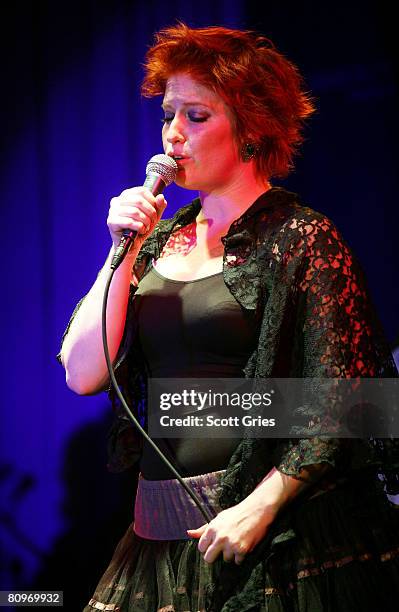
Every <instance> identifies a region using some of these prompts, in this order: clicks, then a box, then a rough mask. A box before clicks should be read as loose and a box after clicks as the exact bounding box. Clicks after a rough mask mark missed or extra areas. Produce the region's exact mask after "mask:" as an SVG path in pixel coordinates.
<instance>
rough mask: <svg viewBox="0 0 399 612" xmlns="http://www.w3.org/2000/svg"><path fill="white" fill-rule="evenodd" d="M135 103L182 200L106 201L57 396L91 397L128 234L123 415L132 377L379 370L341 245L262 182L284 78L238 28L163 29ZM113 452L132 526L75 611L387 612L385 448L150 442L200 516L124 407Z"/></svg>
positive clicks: (340, 443) (286, 149)
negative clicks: (173, 167) (130, 488)
mask: <svg viewBox="0 0 399 612" xmlns="http://www.w3.org/2000/svg"><path fill="white" fill-rule="evenodd" d="M142 91H143V94H144V95H145V96H149V97H151V96H158V95H160V96H162V97H163V102H162V109H163V128H162V139H163V147H164V151H165V153H166V155H168V156H171V157H173V158H174V159H175V161H176V163H177V166H178V174H177V179H176V183H177V184H178V185H179V186H180V187H182V188H183V189H189V190H196V191H197V192H198V193H199V195H198V197H197V198H195V199H194V200H193V201H192V202H191V203H190V204H188V205H187V206H185V207H183V208H181V209H180V210H179V211H178V212H177V213H176V214H175V215H174V216H173V218H171V219H165V220H161V216H162V214H163V212H164V210H165V207H166V200H165V198H164V196H163V195H158V196H156V197H154V196H153V195H152V194H151V193H150V191H149V190H148V189H146V188H144V187H133V188H130V189H126V190H125V191H123V192H122V193H121V194H120V195H119V196H118V197H115V198H113V199H112V200H111V205H110V212H109V216H108V228H109V231H110V234H111V238H112V243H113V244H112V246H111V250H110V254H109V258H108V260H107V262H106V264H105V266H104V268H103V270H102V271H101V272H100V274H99V276H98V277H97V280H96V281H95V283H94V285H93V287H92V288H91V289H90V291H89V293H88V294H87V295H86V296H85V298H84V299H83V301H82V302H81V303H80V304H79V308H77V309H76V311H75V313H74V315H73V317H72V319H71V322H70V325H69V326H68V329H67V332H66V334H65V336H64V341H63V346H62V351H61V360H62V363H63V365H64V367H65V369H66V373H67V384H68V385H69V387H70V388H71V389H73V390H74V391H76V392H77V393H80V394H92V393H97V392H99V391H101V390H103V389H105V388H106V387H107V386H108V371H107V368H106V363H105V359H104V353H103V347H102V339H101V303H102V298H103V292H104V285H105V281H106V278H107V275H108V269H109V263H110V261H111V259H112V257H113V254H114V251H115V248H116V247H117V245H118V244H119V241H120V238H121V234H122V231H123V230H124V229H126V228H128V229H133V230H136V231H137V232H138V235H137V238H136V240H135V242H134V244H133V246H132V248H131V250H130V251H129V253H128V255H127V256H126V258H125V260H124V261H123V263H122V264H121V266H120V267H119V268H118V270H117V271H116V273H115V276H114V279H113V282H112V285H111V291H110V296H109V302H108V312H107V318H108V323H109V324H108V342H109V348H110V353H111V357H112V360H113V363H114V365H115V368H116V375H117V378H118V381H119V383H120V385H121V387H122V388H123V390H124V392H125V394H126V395H127V397H128V398H129V400H130V404H131V405H132V406H133V409H134V410H135V411H136V413H140V414H142V413H143V411H144V413H145V409H146V382H147V381H148V379H149V378H186V377H191V378H196V377H205V378H240V377H246V378H249V379H255V380H256V379H262V378H263V379H264V378H269V377H276V378H300V379H301V378H315V379H325V378H374V377H377V378H382V377H395V376H396V369H395V366H394V364H393V361H392V356H391V354H390V352H389V349H388V348H387V346H386V343H385V341H384V338H383V335H382V333H381V330H380V326H379V324H378V321H377V318H376V316H375V313H374V311H373V308H372V306H371V304H370V301H369V298H368V296H367V292H366V289H365V285H364V279H363V275H362V272H361V270H360V268H359V266H358V264H357V263H356V260H355V258H354V256H353V254H352V253H351V251H350V249H349V248H348V246H347V245H346V243H345V242H344V240H343V239H342V237H341V236H340V234H339V232H338V231H337V229H336V228H335V227H334V225H333V224H332V222H331V221H330V220H329V219H328V218H326V217H325V216H324V215H322V214H320V213H317V212H315V211H314V210H312V209H310V208H307V207H304V206H302V205H301V204H300V202H299V200H298V197H297V196H296V195H295V194H293V193H289V192H287V191H286V190H284V189H282V188H280V187H273V186H272V184H271V180H272V179H273V177H277V176H280V177H281V176H285V175H286V174H287V173H288V171H289V170H290V168H291V167H292V160H293V156H294V153H295V152H296V151H297V148H298V145H299V144H300V143H301V140H302V137H303V136H302V133H303V125H304V120H305V119H306V118H307V117H308V116H309V115H310V114H311V113H312V112H313V110H314V108H313V103H312V100H311V98H310V97H309V95H308V94H307V93H306V92H305V90H304V86H303V83H302V79H301V77H300V75H299V73H298V70H297V69H296V67H295V66H294V65H293V64H292V63H291V62H290V61H288V60H287V59H286V58H285V57H284V56H283V55H282V54H280V53H279V52H278V51H277V50H276V49H275V47H274V46H273V44H272V43H270V41H268V40H267V39H265V38H264V37H262V36H259V35H257V34H255V33H252V32H246V31H240V30H231V29H227V28H222V27H209V28H203V29H192V28H189V27H187V26H186V25H184V24H178V25H177V26H175V27H170V28H167V29H165V30H163V31H161V32H160V33H159V34H157V36H156V40H155V44H154V45H153V46H152V48H150V49H149V51H148V53H147V57H146V64H145V79H144V82H143V86H142ZM111 446H112V449H111V450H112V453H113V456H112V462H111V463H112V465H113V467H114V468H115V469H123V468H124V467H127V466H128V465H131V464H132V463H133V462H134V461H140V477H139V484H138V490H137V493H136V504H135V517H134V523H133V524H132V526H130V527H129V529H128V531H127V533H126V535H125V536H124V538H123V539H122V540H121V542H120V543H119V545H118V548H117V550H116V552H115V555H114V557H113V559H112V561H111V564H110V566H109V567H108V569H107V570H106V572H105V575H104V576H103V578H102V579H101V581H100V583H99V585H98V587H97V589H96V591H95V593H94V595H93V598H92V599H91V601H90V602H89V604H88V605H87V606H86V608H85V612H92V611H93V610H114V611H117V610H119V611H121V612H139V611H140V612H161V611H162V612H171V611H176V612H199V611H201V612H204V611H206V612H212V611H213V612H221V611H223V612H243V611H245V610H251V611H263V612H265V611H272V612H283V611H290V612H291V611H292V612H294V611H295V612H305V611H306V612H310V611H311V612H327V611H329V612H360V611H362V612H364V611H366V610H367V611H368V610H369V611H371V610H373V611H375V610H377V609H379V610H383V611H384V612H387V611H388V610H391V611H393V610H396V609H397V606H398V605H399V528H398V519H397V516H395V515H397V511H395V510H394V507H393V505H392V504H391V503H390V502H389V501H388V498H387V496H386V492H388V493H394V492H398V489H399V484H398V477H397V469H398V464H399V461H398V453H397V447H396V444H395V440H391V439H384V440H374V439H360V438H358V439H344V438H342V439H339V438H333V437H322V436H313V437H307V438H287V439H273V438H252V437H249V436H246V435H244V436H243V438H242V439H239V440H237V439H218V440H217V443H215V440H213V439H197V440H193V439H172V438H171V439H164V440H161V441H160V446H161V449H162V450H163V451H164V453H165V454H166V455H167V456H168V458H169V459H170V460H171V461H172V462H173V463H174V465H175V466H176V467H177V469H178V470H179V471H180V472H181V473H182V474H183V476H184V477H185V479H186V481H187V483H188V484H189V485H190V486H191V487H193V488H194V489H195V490H196V492H197V493H198V495H199V496H200V497H201V499H203V500H204V503H206V504H207V506H208V509H209V511H210V512H211V515H212V516H214V518H213V519H212V520H211V521H210V522H209V523H205V520H204V519H203V518H202V516H201V515H200V514H199V512H198V510H197V509H196V507H195V506H193V504H192V503H191V501H190V499H189V497H188V496H187V494H186V493H185V492H184V490H183V489H182V488H181V485H180V484H179V483H178V481H177V480H175V479H174V478H173V477H171V473H170V472H169V470H168V469H167V468H166V467H165V466H164V465H163V463H162V462H161V461H160V459H159V458H158V456H157V455H156V453H155V452H154V451H153V449H152V448H151V446H150V445H149V444H148V443H147V442H145V443H142V442H141V441H140V439H139V436H138V434H137V433H136V430H135V429H134V428H133V426H132V425H131V424H130V422H129V421H128V420H127V419H126V418H125V417H124V416H123V414H119V417H118V419H117V422H116V425H115V427H114V429H113V437H112V444H111ZM395 487H396V488H395ZM99 537H100V534H99Z"/></svg>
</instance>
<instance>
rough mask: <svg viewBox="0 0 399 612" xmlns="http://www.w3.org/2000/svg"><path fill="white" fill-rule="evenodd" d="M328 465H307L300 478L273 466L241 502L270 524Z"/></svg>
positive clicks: (316, 479) (327, 468)
mask: <svg viewBox="0 0 399 612" xmlns="http://www.w3.org/2000/svg"><path fill="white" fill-rule="evenodd" d="M329 469H330V466H329V465H327V464H326V463H320V464H315V465H312V466H309V469H308V470H303V471H302V473H301V478H294V477H293V476H288V475H286V474H283V473H282V472H279V471H278V470H277V468H275V467H274V468H273V469H272V470H270V472H269V473H268V474H267V475H266V476H265V477H264V478H263V480H262V481H261V482H260V483H259V484H258V485H257V487H256V488H255V489H254V490H253V491H252V493H250V494H249V495H248V497H246V498H245V499H244V500H243V501H242V502H241V504H243V505H244V506H245V507H247V508H248V510H250V511H251V512H254V513H256V514H257V515H258V516H259V520H261V521H263V522H265V524H270V523H271V522H272V521H273V520H274V519H275V517H276V516H277V514H278V513H279V512H280V511H281V510H282V509H283V508H284V507H285V506H286V505H287V504H289V503H290V502H291V501H292V500H293V499H295V498H296V497H297V496H298V495H300V494H301V493H302V492H304V491H305V490H306V489H308V488H309V487H310V486H311V485H312V484H314V483H315V482H317V481H318V480H319V479H320V478H321V477H322V476H323V475H324V474H325V473H326V472H327V471H328V470H329Z"/></svg>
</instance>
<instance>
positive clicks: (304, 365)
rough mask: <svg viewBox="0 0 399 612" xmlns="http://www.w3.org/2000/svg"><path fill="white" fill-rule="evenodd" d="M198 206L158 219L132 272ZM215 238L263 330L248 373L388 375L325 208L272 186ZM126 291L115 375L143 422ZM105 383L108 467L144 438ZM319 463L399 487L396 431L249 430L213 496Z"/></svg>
mask: <svg viewBox="0 0 399 612" xmlns="http://www.w3.org/2000/svg"><path fill="white" fill-rule="evenodd" d="M200 207H201V203H200V201H199V199H195V200H194V201H193V202H192V203H191V204H189V205H188V206H185V207H183V208H181V209H180V210H179V211H178V212H177V213H176V214H175V215H174V217H173V218H171V219H165V220H161V221H160V222H159V224H158V225H157V227H156V229H155V231H154V232H153V234H152V235H151V236H150V237H149V238H148V239H147V240H146V241H145V243H144V244H143V246H142V249H141V251H140V253H139V256H138V258H137V260H136V264H135V268H134V270H135V274H136V276H137V278H138V279H139V280H140V278H142V277H143V276H144V275H145V274H146V272H147V271H148V270H149V268H150V266H151V261H152V259H153V258H155V259H156V258H158V257H159V255H160V253H161V251H162V248H163V246H164V245H165V243H166V241H167V240H168V238H169V236H170V234H171V233H172V232H173V231H175V230H177V229H178V228H179V227H183V226H185V225H187V224H189V223H191V222H192V221H193V220H194V219H195V217H196V216H197V214H198V212H199V210H200ZM222 242H223V244H224V248H225V250H224V262H223V275H224V281H225V283H226V285H227V287H228V288H229V290H230V292H231V293H232V295H233V296H234V297H235V299H236V300H237V301H238V302H239V304H240V305H241V306H242V307H243V308H244V309H246V310H247V311H248V314H250V316H253V317H255V318H256V320H257V322H258V325H259V330H260V331H259V340H258V343H257V347H256V349H255V350H254V352H253V353H252V354H251V355H250V357H249V359H248V362H247V364H246V366H245V368H244V372H243V374H244V375H245V376H246V377H251V378H257V377H261V378H265V377H276V378H285V377H292V378H304V377H311V378H325V377H340V378H355V377H396V376H397V370H396V367H395V364H394V362H393V359H392V355H391V352H390V350H389V348H388V346H387V343H386V341H385V339H384V336H383V333H382V330H381V326H380V324H379V322H378V319H377V316H376V313H375V310H374V308H373V306H372V304H371V302H370V299H369V297H368V295H367V290H366V286H365V280H364V276H363V273H362V270H361V268H360V266H359V264H358V262H357V261H356V259H355V257H354V255H353V254H352V252H351V251H350V249H349V248H348V246H347V244H346V243H345V241H344V240H343V238H342V237H341V236H340V234H339V232H338V231H337V229H336V228H335V226H334V225H333V223H332V222H331V221H330V220H329V219H328V218H326V217H325V216H324V215H322V214H320V213H317V212H315V211H314V210H311V209H310V208H307V207H304V206H302V205H300V203H299V201H298V197H297V196H296V195H295V194H293V193H289V192H287V191H286V190H284V189H282V188H280V187H274V188H272V189H270V190H269V191H268V192H266V193H265V194H263V195H262V196H261V197H260V198H258V200H256V202H254V204H253V205H252V206H251V207H250V208H249V209H247V210H246V211H245V213H244V214H243V215H242V216H241V217H240V218H239V219H237V220H235V221H234V222H233V223H232V225H231V226H230V228H229V231H228V233H227V234H226V235H225V236H224V237H223V238H222ZM134 293H135V287H134V286H133V284H132V286H131V295H130V300H129V306H128V314H127V320H126V326H125V334H124V337H123V340H122V343H121V346H120V349H119V353H118V355H117V359H116V375H117V379H118V381H119V383H120V385H121V387H122V388H123V391H124V393H125V395H126V396H127V398H128V400H129V402H130V405H131V406H132V407H133V409H134V411H135V413H136V414H137V415H138V416H139V418H141V419H142V420H143V419H144V417H145V396H146V374H145V370H144V368H143V365H142V364H143V359H142V358H141V356H140V346H139V343H138V342H137V341H135V325H134V320H133V317H132V310H133V309H132V300H133V298H134ZM83 299H84V298H83ZM80 303H81V302H80ZM80 303H79V304H78V306H77V308H78V307H79V305H80ZM77 308H76V309H75V312H74V314H75V313H76V310H77ZM74 314H73V315H72V318H71V321H72V320H73V316H74ZM71 321H70V323H71ZM70 323H69V325H70ZM69 325H68V328H67V330H66V332H65V333H67V331H68V329H69ZM165 350H167V347H165ZM109 392H110V395H111V398H112V399H113V404H114V408H115V410H116V420H115V424H114V427H113V428H112V431H111V435H110V441H109V450H110V464H109V468H110V469H111V470H115V471H119V470H123V469H125V468H126V467H128V466H130V465H132V464H133V463H134V462H135V461H136V460H137V459H138V458H139V456H140V450H141V441H140V439H139V436H138V434H137V433H136V431H135V430H134V428H133V426H132V425H131V424H130V422H129V421H128V419H127V417H126V416H125V415H124V413H123V412H122V411H121V410H120V409H119V407H118V406H117V402H116V400H115V396H114V393H113V392H112V391H111V390H110V391H109ZM320 463H328V464H329V465H330V466H331V468H332V469H331V473H330V476H329V477H330V478H331V474H333V477H334V478H340V477H347V476H348V475H349V476H355V477H356V474H359V472H358V470H362V469H363V468H372V469H375V472H376V474H377V473H380V474H383V476H384V477H385V483H386V485H387V491H388V492H389V493H397V492H399V478H398V469H399V441H398V440H395V439H383V440H382V439H379V440H377V439H367V440H366V439H365V440H360V439H356V440H348V439H335V438H326V437H317V436H315V437H312V438H302V439H301V438H292V439H270V438H269V439H256V438H253V437H250V436H249V435H248V436H247V435H244V437H243V439H242V440H241V441H240V443H239V445H238V447H237V449H236V451H235V452H234V454H233V456H232V457H231V459H230V462H229V465H228V467H227V470H226V473H225V476H224V479H223V492H222V498H221V503H222V505H223V506H224V507H228V506H231V505H233V504H235V503H238V502H239V501H240V500H242V499H243V498H244V497H246V496H247V495H248V494H249V493H250V492H251V491H252V490H253V489H254V487H255V486H256V485H257V484H258V482H260V481H261V480H262V478H263V477H264V476H265V475H266V474H267V473H268V472H269V471H270V469H272V468H273V467H274V466H275V467H277V468H278V470H280V471H281V472H283V473H285V474H288V475H291V476H294V477H298V478H301V477H302V476H303V474H304V471H303V470H304V468H305V469H306V468H307V469H306V474H307V476H306V477H307V478H309V469H308V468H309V466H314V465H315V464H320ZM310 471H311V470H310Z"/></svg>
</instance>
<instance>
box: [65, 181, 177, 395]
mask: <svg viewBox="0 0 399 612" xmlns="http://www.w3.org/2000/svg"><path fill="white" fill-rule="evenodd" d="M165 206H166V201H165V199H164V197H163V196H162V195H159V196H157V197H156V198H155V197H154V196H153V195H152V194H151V193H150V191H149V190H148V189H144V188H143V187H136V188H133V189H128V190H126V191H124V192H122V194H121V195H120V196H119V197H117V198H113V199H112V200H111V206H110V212H109V216H108V222H107V223H108V228H109V231H110V234H111V237H112V242H113V246H112V248H111V251H110V253H109V256H108V258H107V261H106V263H105V266H104V268H103V269H102V270H101V272H100V274H99V275H98V277H97V279H96V281H95V283H94V285H93V286H92V288H91V289H90V291H89V293H88V294H87V295H86V296H85V298H84V300H83V301H82V303H81V305H80V307H79V309H78V311H77V312H76V315H75V316H74V318H73V321H72V323H71V325H70V328H69V329H68V333H67V334H66V336H65V338H64V342H63V346H62V349H61V354H60V358H61V362H62V364H63V366H64V368H65V370H66V381H67V384H68V386H69V387H70V388H71V389H72V390H73V391H75V392H76V393H79V394H84V395H88V394H93V393H97V392H98V391H101V390H102V389H103V388H104V387H105V386H106V384H107V382H108V370H107V366H106V362H105V357H104V350H103V345H102V331H101V310H102V300H103V294H104V287H105V283H106V279H107V277H108V273H109V265H110V262H111V259H112V256H113V253H114V251H115V248H116V246H117V245H118V244H119V240H120V237H121V234H122V231H123V229H125V228H128V229H133V230H136V231H137V232H138V235H137V237H136V240H135V242H134V245H133V247H132V248H131V250H130V252H129V253H128V254H127V256H126V258H125V260H124V261H123V263H122V264H121V265H120V266H119V268H118V269H117V270H116V272H115V274H114V278H113V281H112V284H111V287H110V293H109V299H108V309H107V323H108V325H107V332H108V344H109V350H110V356H111V359H112V360H114V359H115V357H116V355H117V352H118V348H119V345H120V342H121V340H122V336H123V332H124V327H125V321H126V312H127V305H128V299H129V292H130V285H131V280H132V268H133V265H134V263H135V261H136V257H137V255H138V253H139V251H140V248H141V246H142V244H143V242H144V240H145V239H146V238H148V236H149V235H150V234H151V233H152V232H153V230H154V228H155V226H156V224H157V222H158V221H159V219H160V218H161V215H162V212H163V211H164V209H165Z"/></svg>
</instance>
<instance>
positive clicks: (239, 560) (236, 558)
mask: <svg viewBox="0 0 399 612" xmlns="http://www.w3.org/2000/svg"><path fill="white" fill-rule="evenodd" d="M244 559H245V555H239V554H237V553H236V554H235V555H234V563H235V564H236V565H241V563H242V562H243V561H244Z"/></svg>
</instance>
